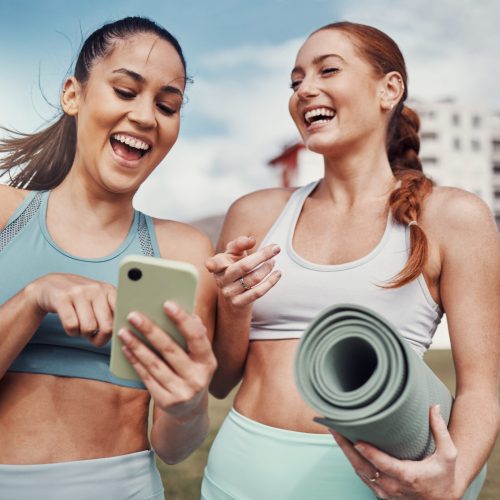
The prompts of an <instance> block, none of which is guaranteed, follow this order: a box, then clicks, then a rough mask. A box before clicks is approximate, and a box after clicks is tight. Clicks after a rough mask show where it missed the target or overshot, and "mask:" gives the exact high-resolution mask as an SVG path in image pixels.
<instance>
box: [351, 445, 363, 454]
mask: <svg viewBox="0 0 500 500" xmlns="http://www.w3.org/2000/svg"><path fill="white" fill-rule="evenodd" d="M354 448H356V450H357V451H359V452H360V453H363V452H364V451H365V447H364V446H363V445H362V444H355V445H354Z"/></svg>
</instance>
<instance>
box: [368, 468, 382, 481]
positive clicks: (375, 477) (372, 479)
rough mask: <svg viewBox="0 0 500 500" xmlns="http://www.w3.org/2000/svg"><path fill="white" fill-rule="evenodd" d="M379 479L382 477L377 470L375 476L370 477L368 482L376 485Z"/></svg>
mask: <svg viewBox="0 0 500 500" xmlns="http://www.w3.org/2000/svg"><path fill="white" fill-rule="evenodd" d="M379 477H380V472H379V471H378V470H376V471H375V475H374V476H373V477H369V478H368V481H370V483H376V482H377V479H378V478H379Z"/></svg>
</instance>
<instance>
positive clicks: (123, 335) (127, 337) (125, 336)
mask: <svg viewBox="0 0 500 500" xmlns="http://www.w3.org/2000/svg"><path fill="white" fill-rule="evenodd" d="M117 335H118V338H119V339H120V340H123V341H124V342H127V341H128V340H130V334H129V333H128V332H127V330H125V328H120V330H118V333H117Z"/></svg>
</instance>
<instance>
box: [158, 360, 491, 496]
mask: <svg viewBox="0 0 500 500" xmlns="http://www.w3.org/2000/svg"><path fill="white" fill-rule="evenodd" d="M426 361H427V363H428V364H429V365H430V367H431V368H432V369H433V370H434V372H435V373H436V374H437V375H438V376H439V377H440V378H441V380H442V381H443V382H444V383H445V384H446V385H447V386H448V388H449V389H450V390H451V391H452V392H453V391H454V388H455V376H454V372H453V365H452V360H451V354H450V352H449V351H444V350H434V351H429V352H428V353H427V354H426ZM233 396H234V394H231V395H230V396H229V397H227V398H226V399H225V400H224V401H219V400H216V399H213V398H211V400H210V407H209V409H210V418H211V431H210V434H209V436H208V437H207V439H206V440H205V442H204V443H203V445H202V446H201V447H200V448H199V449H198V450H197V451H196V452H195V453H194V454H193V455H192V456H191V457H190V458H189V459H188V460H185V461H184V462H182V463H181V464H178V465H175V466H166V465H164V464H161V463H159V467H160V472H161V473H162V477H163V482H164V485H165V498H166V499H168V500H198V499H199V498H200V496H199V491H200V483H201V477H202V475H203V468H204V466H205V463H206V459H207V454H208V450H209V449H210V445H211V443H212V441H213V439H214V437H215V434H216V433H217V429H218V428H219V426H220V425H221V423H222V421H223V419H224V417H225V416H226V414H227V412H228V411H229V409H230V408H231V405H232V401H233ZM479 499H480V500H498V499H500V442H499V441H498V440H497V443H496V446H495V449H494V451H493V454H492V456H491V458H490V460H489V462H488V476H487V479H486V483H485V486H484V488H483V491H482V492H481V495H480V497H479ZM255 500H260V499H255ZM304 500H313V499H304Z"/></svg>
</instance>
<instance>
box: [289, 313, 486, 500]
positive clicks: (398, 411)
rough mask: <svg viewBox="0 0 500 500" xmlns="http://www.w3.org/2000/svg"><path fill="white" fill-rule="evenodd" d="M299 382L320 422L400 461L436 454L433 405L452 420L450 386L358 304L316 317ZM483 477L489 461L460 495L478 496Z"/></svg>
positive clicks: (300, 359)
mask: <svg viewBox="0 0 500 500" xmlns="http://www.w3.org/2000/svg"><path fill="white" fill-rule="evenodd" d="M295 381H296V384H297V387H298V388H299V391H300V393H301V394H302V397H303V398H304V399H305V401H307V402H308V403H309V405H310V406H311V407H312V408H314V409H315V410H316V411H317V412H319V413H320V414H321V415H324V417H318V418H315V419H314V420H316V421H317V422H319V423H321V424H324V425H326V426H327V427H331V428H332V429H335V430H336V431H338V432H340V434H342V435H343V436H345V437H347V438H348V439H349V440H351V441H357V440H363V441H366V442H367V443H371V444H373V445H374V446H376V447H377V448H379V449H380V450H383V451H385V452H386V453H388V454H390V455H392V456H393V457H396V458H400V459H409V460H420V459H422V458H424V457H425V456H427V455H429V454H430V453H432V452H433V451H434V448H435V445H434V439H433V437H432V432H431V430H430V424H429V409H430V407H431V406H432V405H434V404H440V405H441V415H442V416H443V418H444V420H445V422H446V423H448V421H449V419H450V413H451V407H452V405H453V398H452V396H451V394H450V392H449V391H448V389H447V388H446V386H445V385H444V384H443V383H442V382H441V380H439V378H438V377H437V376H436V375H435V374H434V373H433V372H432V370H431V369H430V368H429V367H428V366H427V365H426V364H425V363H424V361H423V360H422V359H421V358H420V357H419V356H418V355H417V354H416V353H415V352H414V351H413V349H412V348H411V347H410V345H409V344H408V342H407V341H406V340H405V339H403V338H402V337H401V336H400V335H399V333H397V331H396V329H395V328H394V327H393V326H392V325H391V324H390V323H389V322H388V321H386V320H385V319H384V318H382V317H381V316H380V315H379V314H377V313H376V312H374V311H372V310H370V309H368V308H366V307H362V306H358V305H354V304H338V305H335V306H332V307H329V308H327V309H325V310H323V311H322V312H321V313H320V314H319V315H318V316H317V317H316V318H315V319H313V321H312V322H311V324H310V325H309V327H308V328H307V330H306V331H305V332H304V335H303V336H302V339H301V342H300V345H299V349H298V351H297V355H296V358H295ZM485 477H486V465H485V466H484V467H483V468H482V469H481V471H480V472H479V473H478V475H477V476H476V478H475V479H474V481H473V482H472V483H471V484H470V486H469V488H468V489H467V491H466V492H465V494H464V496H463V497H462V499H463V500H474V499H476V498H477V496H478V495H479V492H480V491H481V488H482V485H483V483H484V480H485Z"/></svg>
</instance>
